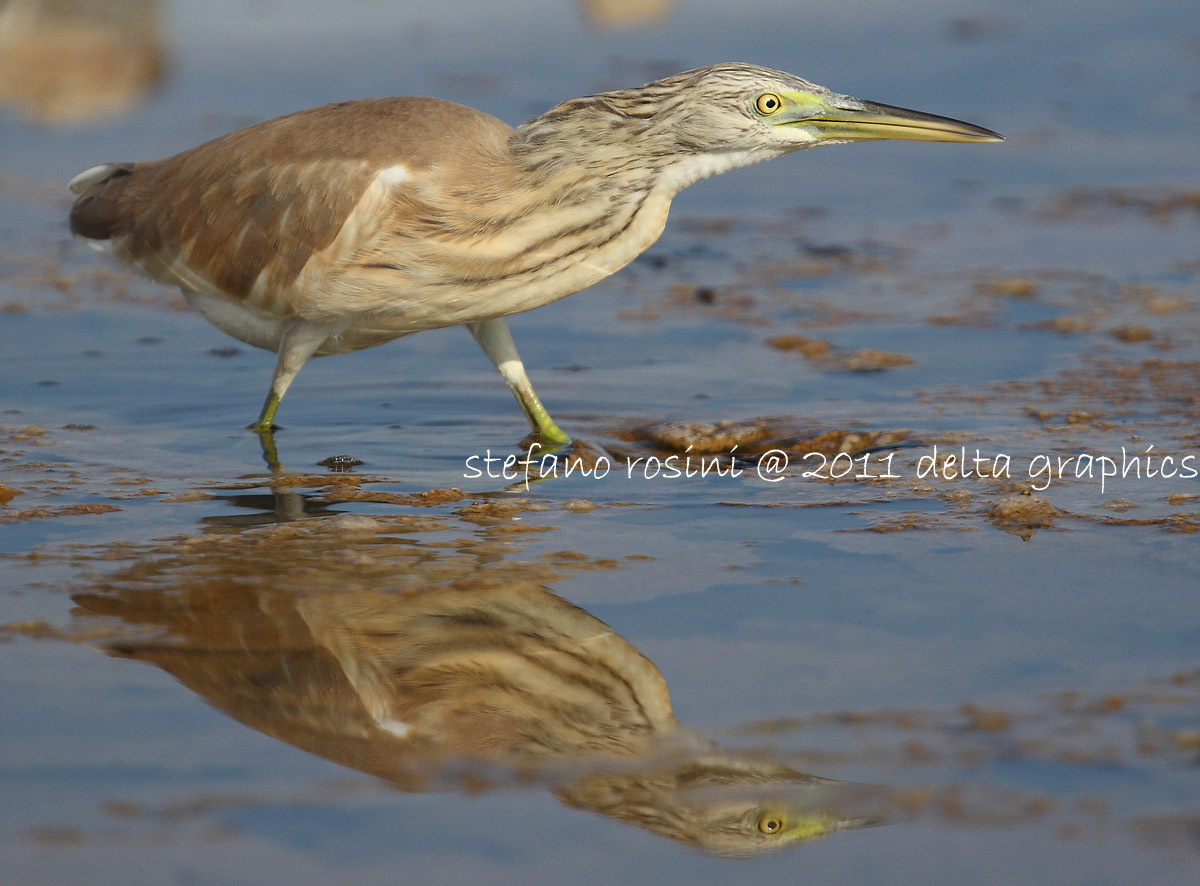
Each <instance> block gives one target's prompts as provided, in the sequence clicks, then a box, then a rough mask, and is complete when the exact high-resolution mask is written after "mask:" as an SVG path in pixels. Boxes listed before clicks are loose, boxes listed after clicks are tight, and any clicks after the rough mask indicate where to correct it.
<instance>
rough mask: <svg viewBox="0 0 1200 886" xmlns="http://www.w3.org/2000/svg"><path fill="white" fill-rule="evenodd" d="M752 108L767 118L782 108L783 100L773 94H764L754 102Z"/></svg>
mask: <svg viewBox="0 0 1200 886" xmlns="http://www.w3.org/2000/svg"><path fill="white" fill-rule="evenodd" d="M754 107H755V108H756V109H757V110H758V113H760V114H766V115H768V116H769V115H771V114H774V113H776V112H777V111H778V110H779V109H780V108H782V107H783V99H781V98H780V97H779V96H778V95H776V94H775V93H773V92H764V93H763V94H762V95H760V96H759V97H758V98H757V99H756V100H755V102H754Z"/></svg>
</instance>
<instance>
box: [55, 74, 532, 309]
mask: <svg viewBox="0 0 1200 886" xmlns="http://www.w3.org/2000/svg"><path fill="white" fill-rule="evenodd" d="M511 133H512V129H511V128H510V127H509V126H507V124H505V123H503V122H501V121H499V120H497V119H495V118H493V117H490V116H488V115H486V114H483V113H481V112H478V111H474V110H472V109H470V108H466V107H464V106H462V105H457V104H453V103H451V102H445V101H441V100H438V99H429V98H390V99H364V100H359V101H351V102H342V103H339V104H332V105H325V106H322V107H318V108H312V109H309V110H306V111H300V112H298V113H295V114H290V115H288V116H285V117H279V118H276V119H273V120H269V121H266V122H263V123H259V124H255V125H253V126H248V127H246V128H244V129H240V130H238V131H236V132H233V133H230V134H228V135H225V136H222V137H220V138H217V139H215V140H213V141H210V142H207V143H205V144H202V145H200V146H198V147H196V148H193V149H191V150H188V151H184V152H183V153H180V154H176V155H174V156H172V157H168V158H166V159H164V160H157V161H152V162H144V163H113V164H108V165H105V166H99V167H95V168H94V169H90V170H88V171H86V172H84V173H82V174H80V175H79V176H77V177H76V178H75V179H74V180H73V181H72V182H71V189H72V190H73V191H74V192H75V193H77V194H78V195H79V196H78V199H77V200H76V202H75V205H74V207H73V208H72V210H71V216H70V223H71V230H72V231H73V232H74V233H76V234H78V235H80V236H82V237H86V238H89V239H92V240H99V241H110V243H111V245H112V248H113V251H114V253H115V254H116V255H117V256H118V257H119V258H121V259H123V260H125V261H128V262H130V263H131V264H134V265H135V266H137V267H138V268H140V269H141V270H143V271H144V272H146V273H147V274H149V275H150V276H151V277H154V278H155V279H158V280H160V281H162V282H167V283H175V284H179V285H181V286H183V287H184V288H185V289H190V290H194V291H200V292H203V293H205V294H208V295H214V296H218V297H222V298H225V299H230V300H241V301H247V302H249V303H250V304H251V305H253V306H254V307H256V308H258V309H259V310H263V311H266V312H269V313H272V314H276V315H286V314H287V313H289V312H290V311H291V310H294V309H295V308H296V306H295V305H294V304H289V302H290V301H292V300H293V297H294V295H295V293H289V289H290V288H291V287H292V286H293V285H294V284H295V283H296V282H297V281H298V279H299V278H300V277H301V275H302V273H309V272H323V271H325V270H327V269H328V267H329V266H331V265H332V264H334V263H335V260H336V259H337V258H345V257H346V255H347V254H348V253H353V252H354V251H355V250H357V249H359V248H361V247H362V246H363V245H365V244H366V243H367V242H368V241H369V240H370V239H371V237H372V236H373V235H374V234H375V233H376V232H377V227H378V224H379V218H380V212H379V210H380V208H381V207H380V205H379V204H380V202H381V199H382V197H383V196H384V194H385V192H388V191H390V190H392V189H393V188H394V187H395V186H396V185H398V184H400V183H402V182H404V181H406V180H408V179H410V178H412V177H413V176H414V174H416V173H419V172H421V171H423V170H428V169H429V168H431V167H433V166H435V165H437V164H443V165H445V164H451V165H455V164H466V165H470V164H471V163H472V162H475V164H476V165H478V159H477V158H478V156H480V155H487V156H492V155H495V154H496V153H498V152H499V151H501V150H502V149H503V146H504V144H505V142H506V141H507V139H508V137H509V136H510V135H511ZM473 158H474V161H473ZM331 252H332V253H336V254H331ZM314 262H316V265H314V264H313V263H314ZM309 275H310V276H312V274H311V273H309ZM317 276H320V274H319V273H318V274H317ZM308 282H313V281H308Z"/></svg>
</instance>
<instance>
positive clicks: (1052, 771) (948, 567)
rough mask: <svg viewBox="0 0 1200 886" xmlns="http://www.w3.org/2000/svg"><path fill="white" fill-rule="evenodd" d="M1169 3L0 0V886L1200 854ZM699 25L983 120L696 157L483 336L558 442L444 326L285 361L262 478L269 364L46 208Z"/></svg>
mask: <svg viewBox="0 0 1200 886" xmlns="http://www.w3.org/2000/svg"><path fill="white" fill-rule="evenodd" d="M26 7H28V9H26ZM1185 7H1186V4H1172V3H1169V2H1160V3H1152V4H1151V5H1150V6H1149V7H1146V6H1143V7H1141V8H1140V10H1139V11H1138V12H1137V13H1136V14H1135V13H1133V12H1131V11H1126V10H1125V9H1124V8H1123V7H1121V6H1120V5H1119V4H1115V3H1113V4H1102V5H1101V6H1100V7H1099V8H1097V10H1096V14H1095V15H1094V16H1090V17H1089V19H1088V20H1087V21H1083V22H1081V21H1079V19H1078V16H1077V15H1074V14H1068V12H1067V11H1064V12H1062V13H1058V12H1056V11H1054V10H1047V9H1044V8H1041V9H1033V8H1030V7H1028V6H1026V5H1024V4H1018V3H1008V4H1002V5H1001V6H999V7H996V9H995V11H994V12H990V13H989V14H987V15H981V16H974V17H964V16H963V12H962V10H961V9H960V8H959V7H958V6H957V5H955V4H950V3H939V2H929V3H925V4H919V5H918V6H916V7H914V6H912V5H911V4H909V5H907V6H906V7H905V11H904V13H903V15H901V14H900V13H899V12H898V11H896V10H895V9H892V8H891V7H889V6H887V5H885V4H877V5H876V4H855V5H852V6H850V7H849V8H847V7H846V5H845V4H842V5H841V6H840V7H839V8H838V11H837V13H836V14H834V13H833V12H821V11H805V12H804V13H803V15H800V13H798V12H797V11H796V10H795V9H794V8H792V7H791V6H790V5H788V4H773V3H769V2H763V3H749V4H741V5H739V7H738V9H737V10H736V12H734V11H729V10H725V9H724V8H723V6H722V5H721V4H715V3H707V2H692V3H685V2H678V3H675V4H657V5H653V7H652V5H651V4H644V5H643V6H642V7H640V11H639V12H637V13H632V12H629V13H624V14H623V15H624V17H622V14H621V13H619V10H617V7H616V6H608V7H605V6H603V5H596V6H590V5H584V4H578V5H567V4H560V5H554V4H547V3H536V2H525V3H522V4H517V5H514V6H512V7H511V8H506V9H497V8H494V7H493V6H492V5H485V4H472V3H467V2H449V3H445V4H441V5H440V6H439V9H437V10H434V11H428V12H423V13H421V14H419V15H418V14H416V13H412V12H408V11H403V10H396V9H393V8H390V7H389V6H388V5H386V4H374V3H356V2H351V3H348V4H342V5H340V6H339V7H338V8H337V9H336V10H331V9H330V8H328V7H327V6H326V5H324V4H317V3H308V2H302V0H292V2H283V3H279V4H273V5H269V6H262V5H261V4H248V3H240V2H235V0H224V2H221V3H218V4H215V5H214V4H202V3H191V2H180V3H175V4H164V5H155V4H152V3H149V2H142V3H140V4H131V5H130V6H129V7H128V11H127V12H125V13H124V14H121V15H116V17H115V18H113V17H107V18H106V17H104V16H96V15H92V16H90V17H89V16H84V17H82V18H80V17H79V16H75V17H74V18H70V17H68V13H69V12H71V8H70V4H60V5H57V6H56V5H55V4H49V3H48V4H46V5H45V6H43V7H41V12H40V13H39V14H38V15H34V14H33V13H32V12H30V10H32V9H33V4H31V3H22V4H19V3H15V2H14V3H11V4H10V7H9V8H8V9H6V10H5V12H4V14H5V15H9V16H10V18H8V19H4V22H5V30H4V31H2V32H0V35H2V39H3V40H5V41H7V42H6V43H5V44H4V47H5V51H4V53H3V55H0V58H2V59H3V60H4V61H3V62H0V64H2V65H3V66H4V69H5V70H4V77H3V82H4V83H6V84H16V85H10V86H7V87H5V89H6V91H5V92H4V93H3V102H4V112H3V116H0V141H2V142H3V145H4V152H3V153H4V158H3V161H2V163H3V166H2V167H0V173H2V175H3V178H2V179H0V235H2V239H0V244H2V245H0V312H2V313H0V557H2V559H0V574H2V576H3V593H2V594H0V625H3V629H2V633H0V638H2V642H0V661H2V662H3V664H2V666H0V694H2V697H3V710H4V715H3V717H2V718H0V774H2V775H0V777H2V779H3V786H4V787H3V790H2V791H0V879H3V881H4V882H5V883H42V882H47V881H56V882H57V881H63V882H66V881H68V880H74V881H77V882H88V883H110V882H111V883H117V882H120V883H129V882H145V883H160V882H164V881H169V880H171V879H179V880H188V881H191V882H221V883H224V882H256V883H261V882H289V883H321V882H328V881H329V880H330V879H333V878H337V879H339V880H341V881H345V882H350V883H375V882H395V881H396V879H397V878H399V879H401V880H405V881H407V880H418V879H423V880H425V881H427V882H446V883H462V882H492V883H495V882H500V883H504V882H524V883H530V882H532V883H542V882H546V883H548V882H560V881H562V880H563V879H564V878H569V879H571V880H573V881H578V882H586V883H591V882H595V883H610V882H630V883H635V882H645V880H646V879H649V878H663V879H667V878H669V879H671V880H678V879H682V878H688V879H689V880H693V881H695V882H697V883H723V882H728V881H729V880H730V879H731V878H738V877H746V876H750V877H754V878H763V879H765V878H778V879H782V878H795V877H796V876H797V875H798V873H799V872H803V874H804V875H805V876H806V877H807V878H809V879H811V880H812V881H813V882H829V883H839V882H855V883H861V882H876V881H880V882H882V881H887V882H900V883H918V882H920V883H928V882H948V883H972V884H975V883H989V882H995V883H1006V884H1007V883H1014V882H1018V883H1044V882H1063V883H1103V882H1113V883H1116V882H1128V881H1133V880H1140V881H1144V882H1155V883H1191V882H1194V881H1195V877H1196V874H1197V871H1198V869H1200V848H1198V847H1200V841H1198V838H1197V827H1198V825H1197V822H1198V820H1200V807H1198V806H1197V802H1196V799H1195V798H1196V797H1197V796H1200V790H1198V788H1200V784H1198V780H1197V774H1196V773H1197V768H1196V760H1197V754H1200V740H1198V735H1200V721H1198V719H1197V710H1200V707H1198V705H1200V670H1198V668H1200V657H1198V655H1197V650H1198V649H1200V627H1198V625H1200V603H1198V602H1197V594H1196V590H1195V589H1196V587H1197V586H1200V582H1198V580H1197V579H1198V575H1197V567H1196V556H1195V551H1196V544H1197V541H1196V530H1197V527H1198V525H1200V483H1198V482H1197V479H1198V475H1200V434H1198V429H1197V419H1198V417H1200V402H1198V400H1197V391H1198V390H1200V303H1198V302H1200V298H1198V297H1200V197H1198V196H1197V194H1198V189H1200V182H1197V179H1196V173H1195V144H1196V139H1197V135H1198V134H1200V110H1198V107H1200V106H1198V105H1197V97H1196V94H1195V90H1194V88H1193V86H1192V84H1193V83H1194V82H1195V74H1196V71H1197V69H1198V68H1200V49H1198V48H1197V47H1198V44H1197V40H1198V39H1200V30H1198V29H1197V27H1196V23H1195V21H1194V16H1193V15H1192V14H1191V13H1190V12H1189V10H1188V9H1187V8H1185ZM13 9H17V10H18V11H20V12H21V15H20V16H16V15H14V14H13V13H12V10H13ZM39 16H40V17H39ZM514 20H515V21H516V22H517V24H518V27H515V28H514V27H512V22H513V21H514ZM723 59H744V60H750V61H756V62H760V63H764V64H769V65H772V66H775V67H780V68H785V69H790V70H794V71H796V72H797V73H800V74H802V75H805V76H808V77H810V78H812V79H814V80H817V81H818V82H822V83H825V84H826V85H829V86H831V87H832V88H834V89H837V90H839V91H844V92H850V93H854V94H858V95H862V96H863V97H867V98H873V99H877V100H880V101H885V102H889V103H893V104H899V105H907V106H911V107H919V108H922V109H925V110H929V111H933V112H937V113H944V114H950V115H953V116H958V117H962V118H965V119H969V120H972V121H974V122H978V123H980V124H983V125H986V126H989V127H992V128H995V129H997V130H1000V131H1002V132H1004V133H1005V134H1006V135H1007V136H1008V141H1007V142H1006V143H1005V144H1003V145H995V146H978V147H964V146H941V145H915V144H914V145H903V144H875V145H856V146H848V147H838V148H833V149H829V150H823V151H814V152H811V153H807V154H801V155H799V156H794V157H790V158H786V159H783V160H779V161H776V162H773V163H771V164H767V165H765V166H761V167H755V168H751V169H747V170H743V171H739V172H737V173H731V174H728V175H725V176H722V177H720V178H718V179H715V180H712V181H707V182H703V183H700V184H698V185H697V186H695V187H694V188H692V189H690V190H689V191H687V192H685V193H684V194H683V195H682V196H681V198H680V199H679V200H678V201H677V203H676V207H675V211H674V213H673V217H672V220H671V223H670V224H669V225H668V228H667V231H666V233H665V235H664V237H663V238H662V240H660V241H659V243H658V244H656V245H655V246H654V247H653V248H652V249H651V250H650V251H649V252H648V253H647V255H646V256H644V257H643V258H641V259H639V260H638V261H637V262H635V263H634V264H633V265H632V266H631V267H630V268H628V269H626V270H625V271H624V272H622V273H621V274H620V275H618V276H616V277H614V278H612V279H610V280H608V281H605V282H604V283H602V284H600V285H598V286H596V287H594V288H593V289H592V290H590V291H589V292H588V293H586V294H582V295H579V296H576V297H573V298H570V299H567V300H565V301H563V302H560V303H558V304H556V305H552V306H550V307H548V308H545V309H542V310H540V311H537V312H534V313H532V314H529V315H525V316H522V317H519V318H516V319H515V320H514V321H513V328H514V334H515V336H516V337H517V339H518V343H519V344H520V346H521V348H522V352H523V354H524V356H525V358H526V363H527V365H528V367H529V369H530V372H531V374H532V376H533V379H534V382H535V384H536V385H537V387H538V390H539V391H540V393H541V395H542V397H543V399H544V400H545V401H546V402H547V405H548V406H549V407H550V409H551V410H552V412H553V413H554V415H555V416H556V418H557V420H558V421H559V423H560V424H561V425H562V426H563V427H565V428H567V429H568V430H569V431H570V432H571V433H572V434H573V435H574V436H575V437H577V439H578V441H579V442H578V443H577V445H576V448H575V449H574V450H573V451H572V455H573V456H574V460H573V461H571V462H569V463H567V462H562V461H552V460H547V459H543V458H542V457H541V456H542V453H536V452H535V453H533V456H534V457H533V458H532V459H530V458H529V455H530V453H529V452H528V450H527V449H526V448H525V447H524V445H523V444H522V442H521V437H522V434H523V433H524V426H523V420H522V418H521V416H520V413H519V410H517V408H516V407H515V404H514V403H513V402H512V400H511V397H510V395H509V394H508V392H507V391H506V390H505V388H504V386H503V384H502V382H501V381H500V380H499V378H498V377H497V376H496V375H495V373H494V372H493V370H492V369H491V367H490V366H489V365H488V364H487V362H486V360H485V358H483V356H482V355H481V354H479V353H478V351H477V349H476V348H475V346H474V344H473V342H471V340H470V337H469V336H468V335H466V334H465V332H463V331H462V330H454V329H451V330H444V331H439V332H433V333H426V334H422V335H419V336H415V337H413V338H411V339H408V340H403V341H400V342H396V343H393V344H391V345H388V346H384V347H381V348H377V349H374V350H371V351H367V352H363V353H359V354H354V355H349V356H346V357H340V358H333V359H329V360H318V361H314V362H313V363H312V364H311V365H309V366H308V367H306V368H305V370H304V372H303V373H301V375H300V377H299V379H298V381H297V382H296V385H295V386H294V387H293V389H292V391H291V392H290V393H289V395H288V398H287V400H286V401H285V403H284V405H283V407H282V409H281V412H280V421H281V423H282V424H283V425H284V428H283V430H282V431H280V432H279V434H278V435H277V441H276V442H277V444H278V459H279V461H280V463H281V469H280V470H278V471H276V472H272V471H270V470H268V469H267V467H266V465H265V463H264V461H263V454H262V452H261V450H260V447H259V444H258V441H257V438H255V437H254V436H253V435H252V434H251V433H249V432H247V431H244V430H242V426H243V425H245V424H246V423H247V422H248V421H249V420H250V419H251V418H252V417H253V415H254V413H255V411H256V409H257V408H258V405H259V403H260V402H261V397H262V395H263V392H264V390H265V386H266V382H267V378H268V375H269V372H270V363H271V358H270V356H269V355H267V354H265V353H260V352H255V351H252V350H251V349H249V348H246V347H244V346H241V345H240V344H238V343H236V342H233V341H231V340H229V339H228V338H226V337H224V336H223V335H222V334H221V333H219V332H217V331H216V330H214V329H212V328H211V327H209V326H208V325H207V324H205V323H204V321H202V320H201V319H199V318H198V317H196V316H194V315H193V314H191V313H189V312H188V311H187V310H186V308H185V307H184V306H183V303H182V299H181V298H179V296H178V295H176V294H174V293H171V292H168V291H165V290H163V289H161V288H159V287H156V286H154V285H151V284H149V283H146V282H144V281H142V280H140V279H138V278H136V277H134V276H132V275H130V274H128V273H126V272H125V271H124V270H122V269H120V268H118V267H116V266H114V265H111V264H108V263H106V262H105V261H103V260H102V259H100V258H98V257H96V256H93V255H92V254H91V253H90V251H89V250H87V249H86V248H83V247H82V246H80V245H79V244H75V243H73V242H71V240H70V238H69V237H68V236H67V234H66V232H65V229H64V224H63V219H64V214H65V210H66V207H67V205H68V200H67V197H66V195H65V194H64V192H63V190H62V183H63V182H64V181H65V180H66V179H68V178H70V176H71V175H73V174H74V173H76V172H78V171H79V170H80V169H83V168H85V167H87V166H90V165H93V164H95V163H97V162H102V161H105V160H110V159H126V158H128V159H136V158H141V157H153V156H160V155H163V154H166V153H169V152H171V151H174V150H178V149H180V148H183V147H187V146H189V145H191V144H193V143H195V142H197V141H199V140H202V139H204V138H207V137H211V136H215V135H217V134H220V133H222V132H224V131H227V130H229V129H230V128H233V127H234V126H237V125H239V124H241V123H244V122H248V121H251V120H256V119H262V118H264V117H268V116H272V115H274V114H278V113H283V112H285V111H288V110H293V109H295V108H298V107H303V106H306V105H312V104H317V103H320V102H323V101H329V100H335V99H340V98H346V97H352V96H361V95H378V94H391V93H421V94H432V95H438V96H441V97H444V98H448V99H452V100H455V101H461V102H464V103H467V104H471V105H473V106H476V107H480V108H483V109H485V110H488V111H490V112H492V113H495V114H497V115H498V116H500V117H502V118H504V119H506V120H509V121H511V122H514V123H515V122H518V121H520V120H521V119H523V118H524V117H527V116H529V115H530V114H533V113H536V112H538V111H540V110H543V109H544V108H546V107H548V106H549V105H550V104H552V103H553V102H555V101H557V100H559V99H561V98H563V97H566V96H569V95H579V94H584V93H587V92H591V91H595V90H598V89H604V88H609V87H614V86H621V85H629V84H633V83H640V82H644V81H645V80H647V79H649V78H651V77H654V76H657V75H659V74H662V73H668V72H671V71H675V70H680V69H683V68H685V67H690V66H694V65H699V64H705V63H709V62H713V61H717V60H723ZM506 459H510V460H509V462H508V466H507V467H506V466H505V464H506V462H505V460H506ZM522 460H523V461H524V462H525V463H527V464H528V467H526V465H525V464H522ZM568 469H570V473H569V474H568ZM772 850H775V851H772ZM747 856H748V857H749V858H747ZM734 858H736V859H737V860H734Z"/></svg>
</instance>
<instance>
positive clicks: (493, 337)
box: [467, 317, 571, 447]
mask: <svg viewBox="0 0 1200 886" xmlns="http://www.w3.org/2000/svg"><path fill="white" fill-rule="evenodd" d="M467 329H469V330H471V335H473V336H474V337H475V341H477V342H478V343H479V346H480V347H481V348H483V352H484V353H485V354H487V355H488V358H489V359H490V360H491V361H492V363H493V364H494V365H495V367H496V369H497V370H499V372H500V375H501V376H502V377H503V378H504V380H505V381H506V382H507V383H508V386H509V388H511V389H512V392H513V395H514V396H515V397H516V398H517V402H518V403H519V404H521V410H522V411H523V412H524V413H525V417H526V418H527V419H529V424H530V426H531V427H532V428H533V432H534V434H536V435H537V436H538V437H539V438H540V439H541V440H542V442H544V443H546V444H548V445H551V446H554V447H559V446H564V445H566V444H567V443H570V442H571V438H570V437H568V436H567V435H566V433H564V432H563V430H562V429H561V428H559V426H558V425H556V424H555V423H554V419H552V418H551V417H550V413H549V412H547V411H546V407H545V406H543V405H542V401H541V400H540V399H539V398H538V395H537V394H536V393H535V392H534V390H533V384H532V383H531V382H530V381H529V376H528V375H526V374H525V364H524V363H522V362H521V355H520V354H518V353H517V346H516V345H515V344H514V343H513V339H512V333H511V332H510V331H509V329H508V321H506V320H505V319H504V318H503V317H493V318H492V319H491V320H481V321H479V322H478V323H468V324H467Z"/></svg>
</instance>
